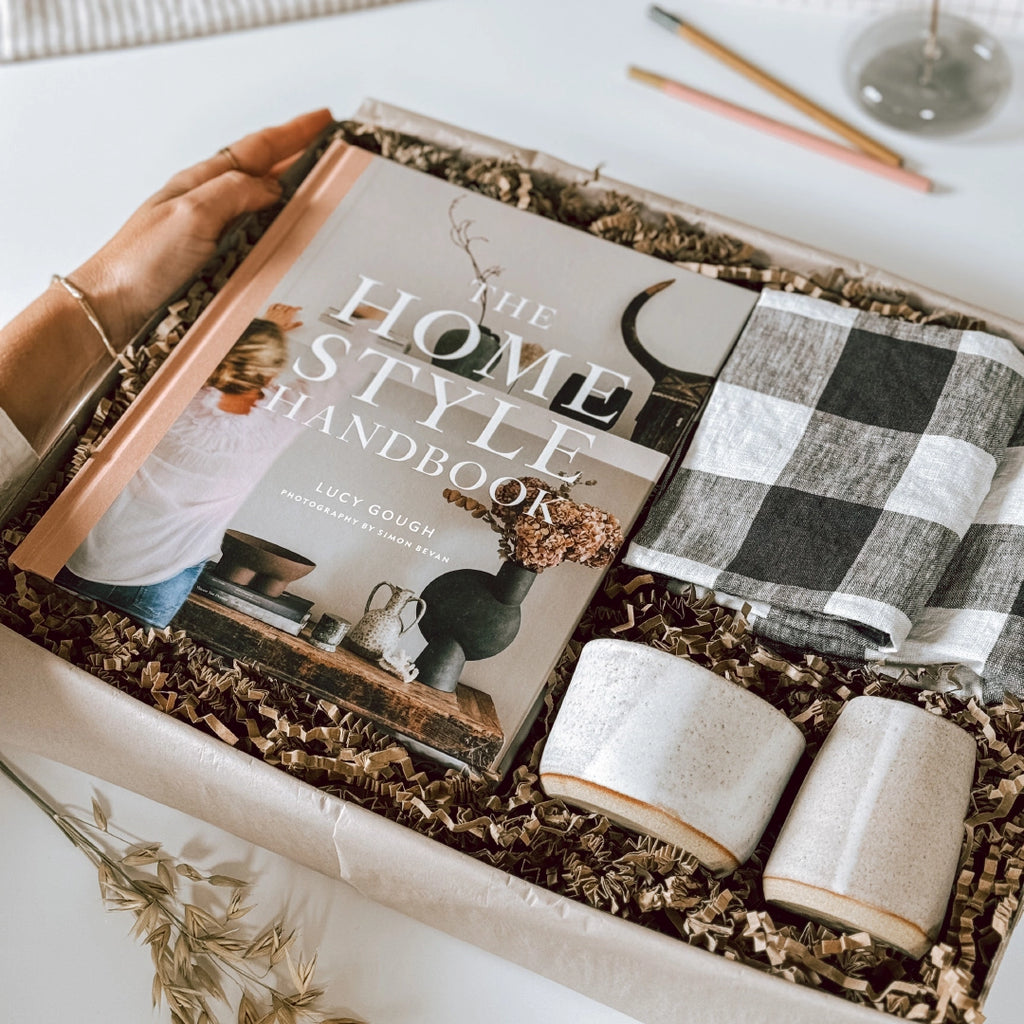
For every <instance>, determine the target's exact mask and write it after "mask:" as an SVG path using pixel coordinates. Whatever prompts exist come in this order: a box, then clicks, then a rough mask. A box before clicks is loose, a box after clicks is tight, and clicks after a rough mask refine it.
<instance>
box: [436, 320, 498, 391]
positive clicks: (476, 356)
mask: <svg viewBox="0 0 1024 1024" xmlns="http://www.w3.org/2000/svg"><path fill="white" fill-rule="evenodd" d="M500 347H501V339H500V338H499V337H498V335H497V334H495V333H494V331H492V330H491V329H490V327H484V326H483V324H481V325H480V337H479V338H478V339H477V343H476V344H475V345H473V346H472V348H471V349H470V350H469V351H467V352H466V353H465V354H464V355H460V356H457V357H456V358H454V359H453V358H451V357H452V356H453V355H454V354H455V353H456V352H459V351H460V350H462V349H464V348H469V331H468V330H466V329H465V328H463V327H453V328H452V329H451V330H448V331H445V332H444V334H442V335H441V337H439V338H438V339H437V344H436V345H435V346H434V358H433V359H431V360H430V361H431V363H433V365H434V366H440V367H442V368H444V369H445V370H448V371H449V372H451V373H457V374H458V375H459V376H460V377H468V378H469V379H470V380H479V377H478V376H477V375H476V374H475V373H474V371H475V370H481V369H483V367H485V366H486V365H487V364H488V363H489V362H491V360H492V359H494V357H495V356H496V355H497V354H498V349H499V348H500ZM444 357H447V358H444Z"/></svg>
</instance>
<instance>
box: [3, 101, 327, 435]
mask: <svg viewBox="0 0 1024 1024" xmlns="http://www.w3.org/2000/svg"><path fill="white" fill-rule="evenodd" d="M331 121H332V118H331V114H330V111H327V110H317V111H314V112H313V113H310V114H304V115H302V116H301V117H297V118H295V120H293V121H289V122H288V123H287V124H283V125H278V126H277V127H275V128H267V129H265V130H264V131H261V132H256V133H255V134H253V135H247V136H246V137H245V138H244V139H240V140H239V141H238V142H234V143H232V144H231V146H228V147H225V149H223V150H221V151H219V152H218V153H215V154H214V155H213V156H211V157H209V158H208V159H206V160H203V161H202V162H201V163H198V164H196V165H195V166H194V167H190V168H188V170H185V171H182V172H181V173H180V174H176V175H175V176H174V177H173V178H171V180H170V181H169V182H168V183H167V184H166V185H165V186H164V187H163V188H162V189H160V191H159V192H157V193H156V194H155V195H154V196H152V197H151V198H149V199H147V200H146V201H145V202H144V203H143V204H142V206H140V207H139V208H138V210H136V211H135V213H133V214H132V215H131V217H129V218H128V221H127V222H126V223H125V225H124V226H123V227H122V228H121V229H120V230H119V231H118V232H117V234H115V235H114V237H113V238H111V240H110V241H109V242H107V244H106V245H105V246H103V248H102V249H100V251H99V252H98V253H96V255H95V256H91V257H90V258H89V259H87V260H86V261H85V262H84V263H83V264H82V265H81V266H80V267H79V268H78V269H77V270H73V271H72V272H71V273H70V275H69V278H70V280H71V281H73V282H74V284H76V285H77V286H78V287H79V288H80V289H81V290H82V292H83V293H84V294H85V297H86V299H87V300H88V302H89V305H90V306H91V307H92V308H93V310H94V311H95V313H96V316H97V318H98V319H99V321H100V323H101V324H102V325H103V328H104V330H105V332H106V334H107V337H108V338H109V339H110V341H111V343H112V344H113V346H114V347H115V348H116V349H122V348H124V346H125V345H127V344H128V342H129V341H130V340H131V339H132V337H133V336H134V335H135V333H136V332H137V331H138V330H139V329H140V328H141V327H142V325H143V324H144V323H145V322H146V320H147V319H148V318H149V317H150V316H151V315H152V313H153V312H154V311H155V310H156V309H157V308H158V307H159V306H160V304H161V303H162V302H164V301H166V300H167V299H168V298H170V296H171V295H173V294H174V292H176V291H177V290H178V289H179V288H180V287H181V286H182V285H183V284H185V282H186V281H188V280H189V278H191V277H192V276H193V275H194V274H195V273H196V272H197V271H198V270H199V269H200V267H202V265H203V264H204V263H205V262H206V261H207V260H208V259H209V258H210V257H211V256H212V255H213V254H214V252H215V250H216V248H217V241H218V239H219V238H220V236H221V234H222V233H223V231H224V229H225V227H227V225H228V224H230V223H231V221H232V220H234V218H235V217H237V216H239V215H240V214H243V213H247V212H249V211H252V210H260V209H262V208H263V207H265V206H269V205H270V204H271V203H273V202H274V201H275V200H277V199H278V198H279V197H280V195H281V188H280V185H278V183H277V178H276V177H275V174H277V173H279V172H280V170H281V169H282V168H283V167H284V166H286V165H287V163H289V162H290V161H291V159H292V158H294V157H296V156H298V155H299V154H300V153H301V152H302V151H303V150H304V149H305V148H306V147H307V146H308V145H309V144H310V143H311V142H312V141H313V140H314V139H315V138H316V137H317V135H319V134H320V132H321V131H322V130H323V129H324V128H326V127H327V126H328V125H329V124H330V123H331ZM294 312H298V310H295V311H294ZM288 320H289V322H293V321H294V320H295V317H294V314H293V313H292V314H289V316H288ZM284 329H285V330H289V329H290V328H289V327H287V326H286V327H285V328H284ZM109 366H110V356H109V355H108V354H107V351H106V349H105V348H104V346H103V344H102V342H101V340H100V338H99V336H98V335H97V333H96V330H95V329H94V328H93V326H92V325H91V324H90V323H89V321H88V319H87V318H86V315H85V313H84V311H83V310H82V309H81V308H80V306H79V305H78V304H77V302H76V301H75V299H74V298H72V297H71V295H69V294H68V293H67V291H65V290H64V289H63V288H59V287H56V286H52V287H50V288H49V289H47V290H46V291H45V292H43V294H42V295H40V296H39V297H38V298H37V299H36V300H35V301H34V302H33V303H31V304H30V305H29V306H28V307H27V308H26V309H24V310H23V311H22V312H21V313H19V314H18V315H17V316H16V317H15V318H14V319H13V320H12V321H11V322H10V323H9V324H8V325H7V326H6V327H3V328H2V329H0V409H3V410H4V411H5V412H6V413H7V415H8V416H9V417H10V419H11V421H12V422H13V423H14V426H15V427H17V429H18V430H19V431H20V432H21V433H22V435H23V436H24V438H25V440H27V441H28V443H29V444H30V445H31V446H32V447H33V448H34V449H35V450H36V451H37V452H43V451H45V450H46V449H47V448H48V446H49V445H50V444H52V443H53V440H54V438H56V437H57V436H58V435H59V433H60V431H61V430H62V429H63V428H64V425H65V423H66V422H67V420H68V417H69V415H70V414H71V412H72V411H73V410H74V409H75V408H77V407H78V404H79V402H80V400H81V397H82V395H83V394H87V393H88V392H89V390H90V389H91V388H92V387H95V385H96V384H98V383H99V382H100V380H101V379H102V377H103V374H104V373H105V372H106V371H107V369H108V368H109Z"/></svg>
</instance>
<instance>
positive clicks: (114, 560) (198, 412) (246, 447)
mask: <svg viewBox="0 0 1024 1024" xmlns="http://www.w3.org/2000/svg"><path fill="white" fill-rule="evenodd" d="M298 313H299V308H298V307H297V306H288V305H284V304H282V303H276V304H274V305H271V306H270V307H269V308H268V310H267V311H266V313H265V314H264V316H263V317H262V318H258V319H255V320H253V321H252V322H251V323H250V324H249V326H248V327H247V328H246V329H245V331H244V332H243V333H242V335H241V337H240V338H239V339H238V341H237V342H235V344H234V346H232V348H231V350H230V351H229V352H228V354H227V355H226V356H225V357H224V359H223V360H222V361H221V362H220V364H219V365H218V366H217V368H216V370H214V372H213V374H212V375H211V377H210V379H209V380H208V381H207V382H206V385H205V386H204V387H202V388H201V389H200V390H199V392H198V393H197V394H196V395H195V396H194V397H193V398H192V400H191V401H190V402H189V404H188V405H187V406H186V407H185V410H184V411H183V412H182V414H181V415H180V416H179V417H178V419H177V420H175V422H174V424H173V425H172V426H171V428H170V430H168V432H167V433H166V434H165V435H164V437H163V438H162V439H161V440H160V442H159V443H158V444H157V446H156V448H155V449H154V450H153V452H152V453H151V454H150V455H149V457H148V458H147V459H146V461H145V462H144V463H143V464H142V466H140V467H139V470H138V472H136V474H135V475H134V476H133V477H132V479H131V481H130V482H129V483H128V486H127V487H126V488H125V489H124V490H123V491H122V492H121V493H120V494H119V495H118V496H117V498H115V499H114V501H113V503H112V504H111V506H110V507H109V508H108V509H107V511H106V512H105V513H104V514H103V516H102V518H101V519H100V520H99V522H98V523H97V524H96V526H94V527H93V529H92V530H91V531H90V533H89V535H88V536H87V537H86V539H85V540H84V541H83V542H82V544H81V545H80V546H79V548H78V549H77V550H76V551H75V553H74V554H73V555H72V556H71V558H69V559H68V562H67V565H66V566H65V567H64V568H63V569H61V571H60V572H59V573H58V574H57V576H56V579H55V582H56V583H58V584H60V585H62V586H64V587H67V588H68V589H69V590H72V591H74V592H75V593H77V594H79V595H81V596H83V597H88V598H92V599H93V600H97V601H102V602H104V603H105V604H109V605H111V606H112V607H114V608H117V609H119V610H120V611H123V612H126V613H127V614H128V615H131V616H132V618H134V619H136V620H138V621H139V622H142V623H143V624H145V625H148V626H155V627H157V628H163V627H164V626H166V625H167V624H168V623H169V622H170V621H171V619H172V618H173V617H174V615H175V613H176V612H177V611H178V609H179V608H180V607H181V606H182V604H184V602H185V600H186V599H187V598H188V595H189V593H190V592H191V590H192V587H193V585H194V584H195V582H196V580H197V579H198V577H199V574H200V573H201V572H202V570H203V567H204V566H205V565H206V563H207V562H208V561H210V560H211V559H215V558H217V557H218V555H219V554H220V545H221V539H222V537H223V536H224V531H225V529H226V528H227V526H228V524H229V523H230V521H231V519H232V518H233V516H234V515H235V513H236V512H237V511H238V509H239V508H240V507H241V505H242V504H243V502H244V501H245V499H246V498H247V497H248V496H249V494H250V493H251V492H252V490H253V488H255V486H256V484H257V483H258V482H259V480H260V478H261V477H262V476H263V474H264V473H265V472H266V470H267V468H268V467H269V466H270V464H271V463H272V462H273V461H274V459H276V458H277V457H278V455H280V454H281V453H282V452H283V451H284V450H285V449H286V448H287V447H288V446H289V445H290V444H291V443H292V441H293V440H294V439H295V438H296V437H297V436H298V434H299V433H300V432H301V431H302V429H303V426H302V424H301V422H299V421H297V420H294V419H289V418H288V417H287V416H278V415H274V414H273V413H270V412H268V411H267V410H265V409H261V408H260V407H259V406H258V404H257V403H258V402H259V400H260V399H261V398H262V397H263V394H264V391H263V389H264V388H265V387H267V385H268V384H270V382H271V381H272V380H273V379H274V378H275V377H277V376H278V374H279V373H280V372H281V370H283V369H284V367H285V365H286V363H287V360H288V344H287V341H286V337H285V336H286V334H287V332H288V331H291V330H294V329H295V328H296V327H300V326H301V321H299V320H298V319H296V317H297V314H298Z"/></svg>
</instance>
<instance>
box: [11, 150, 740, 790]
mask: <svg viewBox="0 0 1024 1024" xmlns="http://www.w3.org/2000/svg"><path fill="white" fill-rule="evenodd" d="M755 298H756V296H755V294H754V293H753V292H751V291H748V290H745V289H743V288H740V287H737V286H734V285H730V284H726V283H723V282H719V281H715V280H712V279H709V278H704V277H701V276H700V275H697V274H694V273H692V272H690V271H687V270H684V269H681V268H678V267H674V266H672V265H671V264H668V263H665V262H663V261H659V260H656V259H654V258H653V257H649V256H646V255H643V254H640V253H637V252H635V251H633V250H631V249H626V248H624V247H620V246H616V245H614V244H612V243H609V242H607V241H604V240H600V239H596V238H594V237H591V236H589V235H587V234H586V233H584V232H582V231H576V230H573V229H572V228H568V227H566V226H564V225H560V224H557V223H555V222H553V221H549V220H546V219H544V218H542V217H540V216H537V215H535V214H532V213H527V212H524V211H521V210H517V209H515V208H513V207H510V206H508V205H505V204H502V203H499V202H497V201H495V200H492V199H490V198H487V197H484V196H481V195H478V194H474V193H472V192H469V191H467V190H465V189H463V188H461V187H457V186H454V185H451V184H448V183H447V182H444V181H442V180H439V179H437V178H434V177H432V176H430V175H428V174H424V173H423V172H420V171H416V170H411V169H408V168H404V167H401V166H398V165H396V164H394V163H392V162H389V161H387V160H384V159H381V158H377V157H373V156H371V155H370V154H368V153H366V152H365V151H362V150H355V149H352V148H348V147H346V146H345V145H344V144H341V143H335V144H333V145H332V146H331V147H330V148H329V149H328V150H327V152H326V154H325V155H324V157H322V158H321V160H320V161H319V162H318V164H317V165H316V167H315V168H314V170H313V172H312V173H311V174H310V176H309V177H308V178H307V179H306V181H305V182H304V183H303V185H302V186H300V188H299V190H298V191H297V193H296V195H295V196H294V197H293V199H292V200H291V201H290V202H289V203H288V205H287V206H286V207H285V209H284V211H283V212H282V213H281V214H280V215H279V217H278V218H277V220H275V221H274V223H273V224H272V225H271V227H270V229H268V231H267V232H266V234H265V235H264V236H263V238H262V239H261V240H260V241H259V242H258V243H257V245H256V247H255V248H254V249H253V251H252V253H251V254H250V255H249V256H248V257H247V259H246V260H245V261H244V262H243V264H242V265H241V267H240V268H239V270H238V271H236V273H235V274H234V275H233V276H232V278H231V279H230V280H229V282H228V283H227V285H226V286H225V287H224V288H223V289H222V290H221V291H220V293H219V294H218V295H217V296H216V297H215V298H214V300H213V301H212V302H211V304H210V306H209V307H208V308H207V310H205V311H204V312H203V314H202V315H201V316H200V318H199V319H198V320H197V322H196V323H195V325H194V326H193V327H192V328H191V330H190V331H189V332H188V334H186V336H185V338H184V339H183V340H182V341H181V342H180V343H179V344H178V346H177V347H176V348H175V349H174V350H173V352H172V353H171V355H170V356H169V357H168V359H167V360H166V361H165V363H164V364H163V366H161V368H160V370H159V371H158V372H157V374H156V375H155V376H154V377H153V379H152V381H151V382H150V383H149V385H147V387H146V388H145V389H144V391H143V393H142V394H141V395H140V397H139V398H138V399H137V400H136V401H135V402H134V403H133V404H132V406H131V407H129V409H128V410H127V412H126V413H125V414H124V416H123V417H122V418H121V420H120V421H119V423H118V424H117V425H116V426H115V428H114V430H113V431H112V432H111V434H110V435H109V437H108V438H107V439H106V440H105V441H104V443H103V444H102V445H101V446H100V448H99V449H98V450H97V452H96V454H95V455H94V456H93V457H92V458H91V459H90V460H89V461H88V462H87V464H86V465H85V467H84V468H83V469H82V471H80V472H79V474H78V475H77V476H76V477H75V479H74V480H73V481H72V483H71V484H70V485H69V486H68V488H67V489H66V490H65V491H64V493H63V494H62V495H60V496H59V498H58V499H57V501H56V502H55V503H54V504H53V506H52V507H51V509H50V510H49V511H48V512H47V513H46V515H45V516H44V517H43V519H42V520H40V522H39V524H38V525H37V527H36V528H35V529H33V530H32V531H31V532H30V534H29V535H28V537H27V538H26V539H25V541H24V542H23V543H22V545H21V546H20V547H19V548H18V550H17V551H16V552H15V553H14V556H13V558H12V561H13V562H14V563H15V565H17V566H18V567H19V568H22V569H25V570H27V571H31V572H34V573H37V574H38V575H41V576H43V577H45V578H48V579H51V580H54V581H55V582H56V583H57V584H58V585H60V586H63V587H65V588H66V589H69V590H71V591H73V592H75V593H77V594H79V595H80V596H83V597H86V598H91V599H93V600H97V601H99V602H100V603H101V604H103V605H109V606H111V607H113V608H116V609H118V610H120V611H122V612H124V613H126V614H128V615H129V616H131V617H132V618H133V619H135V620H136V621H138V622H140V623H141V624H143V625H150V626H154V627H156V628H162V627H164V626H166V625H168V624H171V625H172V626H173V627H175V628H184V629H186V631H188V632H189V633H190V635H192V636H194V637H195V638H197V639H200V640H202V641H204V642H206V643H207V644H208V645H209V646H211V647H212V648H214V649H215V650H218V651H220V652H221V653H225V654H228V655H229V656H233V657H239V658H247V659H250V660H255V661H258V662H259V663H261V664H262V665H263V666H264V667H265V668H266V669H267V670H268V671H269V672H270V673H271V674H274V675H277V676H279V677H283V678H285V679H289V680H290V681H292V682H295V683H297V684H299V685H301V686H303V687H305V688H306V689H308V690H311V691H312V692H314V693H317V694H319V695H321V696H324V697H327V698H329V699H340V698H344V699H345V700H347V701H348V705H347V706H351V707H355V708H357V709H359V710H360V711H362V712H364V713H367V714H369V715H370V717H373V718H375V720H377V721H379V722H381V723H382V724H385V725H386V726H388V727H390V728H391V729H392V730H393V731H396V732H398V733H399V734H401V735H403V736H404V737H405V738H406V739H408V740H412V741H414V742H418V743H420V744H421V745H422V746H424V747H426V748H428V749H429V750H431V751H433V752H435V753H440V754H441V755H444V758H447V759H451V760H454V761H455V762H460V763H468V764H472V765H474V766H476V767H480V768H484V769H488V770H498V771H500V770H501V764H502V760H503V758H504V756H505V755H506V754H507V753H509V752H511V751H512V749H513V748H514V744H515V741H516V738H517V736H518V735H519V734H520V732H521V730H522V729H523V728H524V727H525V726H527V725H528V724H529V721H530V720H531V712H532V711H533V710H534V709H535V707H536V705H537V702H538V699H539V697H540V696H541V694H542V692H543V687H544V684H545V682H546V680H547V678H548V675H549V673H550V671H551V669H552V667H553V666H554V664H555V661H556V660H557V657H558V655H559V653H560V652H561V650H562V648H563V646H564V645H565V643H566V641H567V639H568V638H569V636H570V635H571V633H572V631H573V629H574V628H575V625H576V623H577V622H578V620H579V617H580V615H581V614H582V613H583V611H584V609H585V608H586V606H587V604H588V602H589V601H590V599H591V597H592V595H593V594H594V592H595V591H596V589H597V587H598V586H599V584H600V581H601V577H602V575H603V573H602V571H601V570H603V569H604V568H605V567H606V566H607V565H608V564H609V563H610V562H611V560H612V558H613V556H614V554H615V552H616V551H617V549H618V548H619V547H620V546H621V544H622V541H623V538H624V536H625V535H626V534H627V533H628V532H629V530H630V528H631V527H632V525H633V524H634V522H635V520H636V518H637V516H638V515H639V513H640V512H641V510H642V509H643V508H644V506H645V503H646V502H647V500H648V498H649V496H650V495H651V492H652V490H653V488H654V487H655V485H656V484H657V482H658V480H659V478H660V477H661V475H662V474H663V472H664V471H665V469H666V466H667V465H668V463H669V460H670V456H671V455H672V453H673V451H674V450H675V449H676V448H678V446H679V443H680V441H681V439H682V438H683V437H685V435H686V434H687V432H688V430H689V428H690V427H691V426H692V423H693V421H694V419H695V417H696V415H697V413H698V412H699V409H700V407H701V405H702V403H703V400H704V398H705V397H706V395H707V393H708V392H709V390H710V386H711V382H712V380H713V378H714V375H715V374H716V373H717V371H718V370H719V368H720V366H721V364H722V363H723V361H724V359H725V357H726V355H727V353H728V351H729V350H730V348H731V346H732V344H733V341H734V339H735V337H736V336H737V334H738V333H739V331H740V329H741V327H742V325H743V323H744V322H745V320H746V318H747V316H748V314H749V312H750V309H751V308H752V306H753V303H754V299H755ZM446 702H447V703H446ZM396 709H398V710H396ZM425 723H426V724H425Z"/></svg>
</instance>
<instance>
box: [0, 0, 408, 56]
mask: <svg viewBox="0 0 1024 1024" xmlns="http://www.w3.org/2000/svg"><path fill="white" fill-rule="evenodd" d="M394 2H396V0H0V61H2V62H9V61H17V60H31V59H33V58H38V57H56V56H61V55H63V54H71V53H87V52H89V51H92V50H109V49H117V48H120V47H126V46H142V45H145V44H150V43H165V42H172V41H174V40H178V39H191V38H194V37H196V36H206V35H214V34H216V33H219V32H230V31H233V30H236V29H247V28H258V27H260V26H263V25H273V24H275V23H278V22H283V21H294V20H296V19H299V18H315V17H322V16H324V15H328V14H339V13H341V12H344V11H354V10H361V9H364V8H367V7H377V6H381V5H383V4H385V3H394Z"/></svg>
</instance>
